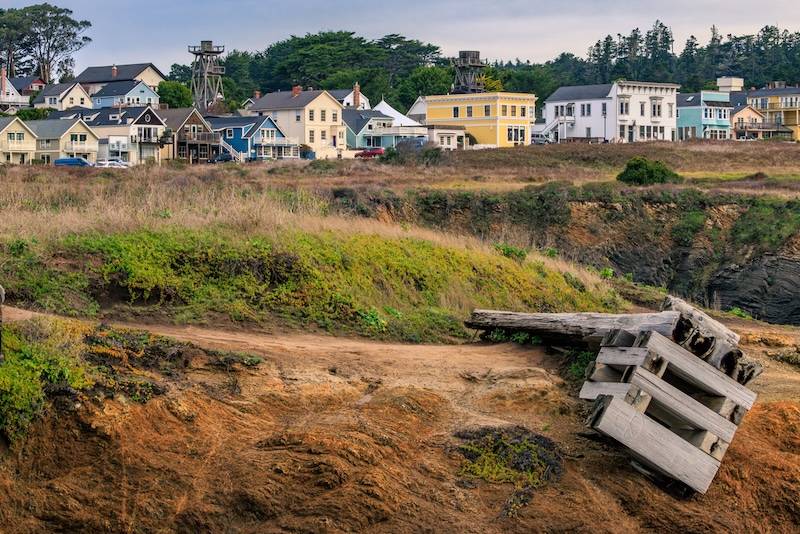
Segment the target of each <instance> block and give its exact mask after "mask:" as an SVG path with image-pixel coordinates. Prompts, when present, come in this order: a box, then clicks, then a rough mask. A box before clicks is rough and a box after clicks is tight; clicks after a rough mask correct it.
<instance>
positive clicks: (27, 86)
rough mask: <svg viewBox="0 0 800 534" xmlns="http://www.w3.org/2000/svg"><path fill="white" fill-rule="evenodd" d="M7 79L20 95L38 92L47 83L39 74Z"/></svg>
mask: <svg viewBox="0 0 800 534" xmlns="http://www.w3.org/2000/svg"><path fill="white" fill-rule="evenodd" d="M8 81H9V82H11V85H13V86H14V89H16V90H17V92H18V93H19V94H21V95H22V96H31V95H32V94H35V93H38V92H39V91H41V90H42V89H44V86H45V85H47V84H46V83H44V82H43V81H42V78H41V77H39V76H20V77H17V78H9V79H8Z"/></svg>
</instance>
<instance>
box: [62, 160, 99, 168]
mask: <svg viewBox="0 0 800 534" xmlns="http://www.w3.org/2000/svg"><path fill="white" fill-rule="evenodd" d="M53 164H54V165H55V166H56V167H94V165H93V164H92V163H90V162H89V160H87V159H86V158H59V159H57V160H55V161H54V162H53Z"/></svg>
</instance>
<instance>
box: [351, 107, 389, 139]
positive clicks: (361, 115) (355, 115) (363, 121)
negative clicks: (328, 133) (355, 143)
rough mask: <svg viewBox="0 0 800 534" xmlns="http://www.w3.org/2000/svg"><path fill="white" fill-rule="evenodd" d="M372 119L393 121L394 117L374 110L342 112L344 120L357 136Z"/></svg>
mask: <svg viewBox="0 0 800 534" xmlns="http://www.w3.org/2000/svg"><path fill="white" fill-rule="evenodd" d="M372 119H385V120H392V117H390V116H389V115H384V114H383V113H381V112H380V111H375V110H374V109H344V110H343V111H342V120H343V121H344V123H345V124H346V125H347V127H348V128H350V130H351V131H352V132H353V133H354V134H356V135H358V134H359V133H361V130H363V129H364V127H365V126H366V125H367V124H368V123H369V121H370V120H372Z"/></svg>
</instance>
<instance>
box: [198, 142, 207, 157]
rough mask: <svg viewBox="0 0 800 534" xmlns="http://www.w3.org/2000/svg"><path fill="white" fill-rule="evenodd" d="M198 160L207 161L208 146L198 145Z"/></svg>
mask: <svg viewBox="0 0 800 534" xmlns="http://www.w3.org/2000/svg"><path fill="white" fill-rule="evenodd" d="M199 157H200V159H208V145H200V156H199Z"/></svg>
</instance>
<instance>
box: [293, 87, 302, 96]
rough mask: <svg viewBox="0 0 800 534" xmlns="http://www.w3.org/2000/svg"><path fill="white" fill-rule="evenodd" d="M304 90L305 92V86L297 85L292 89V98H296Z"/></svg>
mask: <svg viewBox="0 0 800 534" xmlns="http://www.w3.org/2000/svg"><path fill="white" fill-rule="evenodd" d="M302 90H303V86H302V85H295V86H294V87H292V98H294V97H296V96H297V95H299V94H300V91H302Z"/></svg>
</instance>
